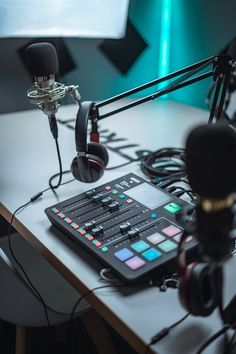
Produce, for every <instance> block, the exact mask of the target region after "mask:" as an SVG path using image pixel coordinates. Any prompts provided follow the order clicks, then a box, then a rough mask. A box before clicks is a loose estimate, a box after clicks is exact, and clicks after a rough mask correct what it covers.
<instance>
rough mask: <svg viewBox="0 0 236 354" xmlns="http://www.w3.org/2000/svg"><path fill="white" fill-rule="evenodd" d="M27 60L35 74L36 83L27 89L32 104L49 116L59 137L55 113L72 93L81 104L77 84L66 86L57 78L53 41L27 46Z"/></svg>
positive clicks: (52, 129) (51, 127)
mask: <svg viewBox="0 0 236 354" xmlns="http://www.w3.org/2000/svg"><path fill="white" fill-rule="evenodd" d="M26 61H27V64H28V68H29V71H30V72H31V74H32V75H33V76H34V85H33V86H32V87H31V88H30V89H29V90H28V91H27V96H28V98H29V99H30V102H31V103H32V104H35V105H37V106H38V108H39V109H41V110H42V111H43V113H45V114H46V115H47V116H48V119H49V125H50V129H51V132H52V135H53V137H54V138H55V139H57V137H58V128H57V121H56V116H55V114H56V113H57V111H58V108H59V106H60V101H61V100H62V99H63V98H64V97H65V96H66V94H67V93H68V94H70V95H71V96H72V99H73V100H75V101H77V102H78V103H79V104H80V99H81V97H80V94H79V92H78V86H77V85H70V86H65V85H64V84H61V83H59V82H57V81H56V80H55V74H56V73H57V72H58V59H57V53H56V49H55V47H54V46H53V45H52V44H51V43H47V42H40V43H34V44H31V45H30V46H28V47H27V48H26Z"/></svg>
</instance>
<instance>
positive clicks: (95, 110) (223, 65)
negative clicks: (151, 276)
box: [89, 54, 235, 344]
mask: <svg viewBox="0 0 236 354" xmlns="http://www.w3.org/2000/svg"><path fill="white" fill-rule="evenodd" d="M234 64H235V63H234V62H233V60H232V58H231V56H229V55H226V54H220V55H216V56H213V57H210V58H207V59H205V60H202V61H200V62H198V63H195V64H193V65H190V66H188V67H185V68H183V69H181V70H178V71H176V72H173V73H171V74H169V75H166V76H164V77H161V78H158V79H155V80H153V81H150V82H148V83H146V84H144V85H141V86H138V87H136V88H133V89H131V90H129V91H126V92H123V93H121V94H119V95H116V96H113V97H111V98H109V99H107V100H104V101H102V102H98V103H96V104H95V105H94V106H93V107H92V108H91V112H90V117H89V118H90V120H91V133H90V139H91V141H96V142H98V141H99V134H98V127H97V123H98V121H99V120H102V119H105V118H108V117H110V116H112V115H115V114H117V113H120V112H122V111H125V110H127V109H130V108H132V107H135V106H137V105H139V104H142V103H144V102H147V101H150V100H154V99H156V98H158V97H161V96H163V95H165V94H167V93H170V92H173V91H176V90H179V89H181V88H183V87H185V86H189V85H192V84H194V83H195V82H198V81H201V80H204V79H206V78H208V77H211V76H212V77H213V81H214V82H215V85H214V86H215V92H214V97H213V101H212V105H211V109H210V116H209V119H208V124H213V123H218V122H220V121H221V120H224V114H222V113H224V112H223V107H224V103H225V97H226V93H227V88H228V85H229V82H230V76H231V73H232V70H233V67H234ZM210 65H213V68H212V70H210V71H207V72H205V73H203V74H200V75H198V76H194V75H196V74H198V73H199V72H200V71H202V70H203V69H206V68H207V67H209V66H210ZM180 75H182V76H180ZM179 76H180V77H179ZM176 77H179V78H178V79H176V80H174V81H173V82H171V83H169V84H167V85H166V87H164V88H163V89H161V90H159V91H157V92H155V93H153V94H151V95H148V96H146V97H144V98H141V99H138V100H136V101H134V102H131V103H128V104H126V105H124V106H122V107H120V108H117V109H115V110H111V111H109V112H108V113H105V114H100V112H99V109H100V108H102V107H105V106H107V105H109V104H111V103H113V102H116V101H118V100H120V99H122V98H124V97H127V96H130V95H132V94H134V93H137V92H141V91H143V90H145V89H146V88H149V87H152V86H154V85H157V84H160V83H162V82H165V81H167V80H171V79H173V78H176ZM214 118H215V119H214ZM191 226H192V227H194V225H193V224H192V225H191ZM221 274H222V273H221V268H220V267H217V268H216V277H217V278H218V277H219V278H220V279H221V278H222V275H221ZM222 281H223V280H222V279H221V280H220V281H218V279H216V280H215V283H216V289H215V290H216V293H217V294H216V298H217V304H218V309H219V313H220V317H221V319H222V321H223V293H222V286H223V285H222ZM225 341H226V343H227V344H228V339H227V337H225Z"/></svg>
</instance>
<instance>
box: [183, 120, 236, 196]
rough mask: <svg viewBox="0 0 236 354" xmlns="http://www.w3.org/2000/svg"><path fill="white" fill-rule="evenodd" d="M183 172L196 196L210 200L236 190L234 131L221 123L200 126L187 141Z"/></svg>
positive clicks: (235, 137) (235, 134)
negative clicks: (184, 170) (185, 173)
mask: <svg viewBox="0 0 236 354" xmlns="http://www.w3.org/2000/svg"><path fill="white" fill-rule="evenodd" d="M186 171H187V174H188V179H189V183H190V185H191V187H192V189H193V191H194V192H195V193H197V194H198V195H200V196H201V197H205V198H210V199H221V198H225V197H226V196H228V195H229V194H231V193H233V192H235V191H236V132H235V131H234V130H233V129H232V128H230V127H229V126H225V125H224V126H223V125H221V124H214V125H202V126H199V127H197V128H195V129H193V130H192V131H191V133H190V134H189V136H188V137H187V141H186Z"/></svg>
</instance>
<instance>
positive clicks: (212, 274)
mask: <svg viewBox="0 0 236 354" xmlns="http://www.w3.org/2000/svg"><path fill="white" fill-rule="evenodd" d="M187 238H188V235H187V233H186V234H184V235H183V236H182V238H181V241H180V244H179V251H178V266H179V273H180V275H181V280H180V284H179V298H180V302H181V304H182V305H183V307H184V308H185V309H186V310H187V311H188V312H189V313H190V314H192V315H193V316H209V315H210V314H211V313H212V312H213V311H214V310H215V308H216V307H217V306H218V289H221V288H222V282H223V271H222V267H221V266H217V267H214V266H212V265H211V264H210V263H207V262H206V263H205V262H197V261H195V262H192V263H190V264H189V265H186V255H185V250H184V243H185V241H186V240H187Z"/></svg>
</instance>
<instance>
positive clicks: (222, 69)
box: [89, 54, 234, 141]
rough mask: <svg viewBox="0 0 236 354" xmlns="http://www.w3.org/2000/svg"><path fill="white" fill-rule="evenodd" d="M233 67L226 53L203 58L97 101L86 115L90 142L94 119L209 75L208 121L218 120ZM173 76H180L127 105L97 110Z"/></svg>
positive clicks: (95, 131)
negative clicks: (211, 83) (212, 83)
mask: <svg viewBox="0 0 236 354" xmlns="http://www.w3.org/2000/svg"><path fill="white" fill-rule="evenodd" d="M211 64H212V65H213V68H212V70H210V71H207V72H205V73H203V74H200V75H198V76H195V77H193V76H194V75H196V74H197V73H199V72H200V71H202V70H203V69H206V68H207V67H209V66H210V65H211ZM233 67H234V62H233V61H232V58H231V56H229V55H225V54H220V55H216V56H212V57H209V58H207V59H204V60H202V61H200V62H197V63H195V64H193V65H190V66H188V67H185V68H183V69H180V70H178V71H175V72H173V73H171V74H168V75H166V76H163V77H161V78H158V79H155V80H153V81H150V82H148V83H146V84H144V85H141V86H138V87H136V88H133V89H131V90H128V91H126V92H123V93H121V94H119V95H116V96H113V97H111V98H109V99H107V100H104V101H101V102H98V103H96V104H95V105H94V106H93V108H92V110H91V112H90V117H89V118H90V120H91V125H92V127H91V141H98V128H97V122H98V121H99V120H102V119H105V118H108V117H110V116H112V115H115V114H117V113H120V112H122V111H125V110H127V109H129V108H132V107H135V106H137V105H139V104H142V103H144V102H147V101H150V100H154V99H156V98H158V97H161V96H163V95H165V94H167V93H170V92H173V91H176V90H179V89H181V88H183V87H185V86H189V85H192V84H194V83H195V82H198V81H201V80H204V79H206V78H208V77H211V76H212V77H213V80H214V81H216V88H215V92H214V98H213V102H212V106H211V110H210V116H209V120H208V124H211V123H213V121H214V118H215V122H219V121H220V119H221V116H222V111H223V106H224V101H225V96H226V92H227V87H228V85H229V81H230V75H231V72H232V69H233ZM180 75H182V76H180ZM179 76H180V77H179ZM176 77H179V78H178V79H176V80H175V81H173V82H171V83H169V84H167V85H166V87H164V88H163V89H161V90H159V91H157V92H155V93H153V94H151V95H148V96H146V97H144V98H141V99H138V100H136V101H134V102H131V103H129V104H126V105H124V106H122V107H120V108H118V109H115V110H111V111H110V112H108V113H105V114H100V112H99V109H100V108H102V107H105V106H107V105H109V104H111V103H113V102H116V101H118V100H120V99H122V98H124V97H127V96H130V95H132V94H134V93H137V92H141V91H143V90H145V89H147V88H149V87H152V86H154V85H157V84H159V83H162V82H165V81H168V80H171V79H173V78H176ZM192 77H193V78H192ZM218 102H219V105H218V106H217V104H218ZM93 139H94V140H93Z"/></svg>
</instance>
